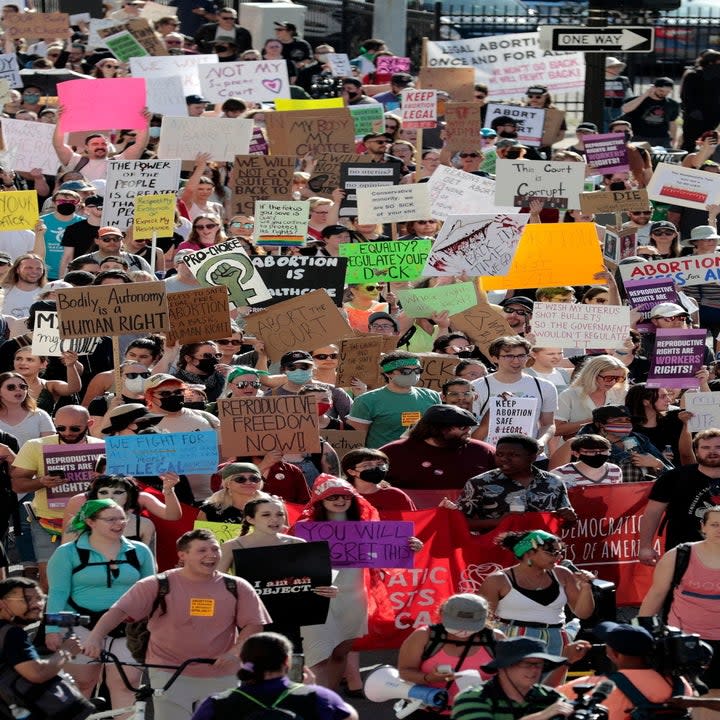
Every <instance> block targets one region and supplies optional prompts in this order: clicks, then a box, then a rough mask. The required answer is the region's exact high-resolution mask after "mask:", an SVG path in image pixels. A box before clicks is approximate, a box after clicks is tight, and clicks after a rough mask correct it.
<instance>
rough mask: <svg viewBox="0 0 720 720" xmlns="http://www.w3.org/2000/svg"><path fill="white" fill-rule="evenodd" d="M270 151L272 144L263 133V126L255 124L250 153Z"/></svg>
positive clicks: (264, 153)
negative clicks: (269, 143) (270, 144)
mask: <svg viewBox="0 0 720 720" xmlns="http://www.w3.org/2000/svg"><path fill="white" fill-rule="evenodd" d="M269 151H270V146H269V145H268V142H267V140H266V139H265V134H264V133H263V131H262V128H259V127H258V126H257V125H253V131H252V135H251V136H250V147H249V148H248V153H249V154H250V155H267V154H268V152H269Z"/></svg>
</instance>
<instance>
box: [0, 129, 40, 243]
mask: <svg viewBox="0 0 720 720" xmlns="http://www.w3.org/2000/svg"><path fill="white" fill-rule="evenodd" d="M20 122H26V121H20ZM28 124H30V123H28ZM38 218H39V214H38V199H37V192H36V191H35V190H11V191H10V192H4V193H0V232H4V231H5V230H31V229H32V228H34V227H35V224H36V223H37V221H38Z"/></svg>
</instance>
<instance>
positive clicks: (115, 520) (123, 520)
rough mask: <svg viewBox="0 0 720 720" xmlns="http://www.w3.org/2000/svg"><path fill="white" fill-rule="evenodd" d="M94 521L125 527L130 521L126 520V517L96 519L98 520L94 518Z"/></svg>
mask: <svg viewBox="0 0 720 720" xmlns="http://www.w3.org/2000/svg"><path fill="white" fill-rule="evenodd" d="M92 519H93V520H102V521H103V522H106V523H110V524H112V523H122V524H123V525H125V524H126V523H127V521H128V519H127V518H124V517H110V518H104V517H96V518H92Z"/></svg>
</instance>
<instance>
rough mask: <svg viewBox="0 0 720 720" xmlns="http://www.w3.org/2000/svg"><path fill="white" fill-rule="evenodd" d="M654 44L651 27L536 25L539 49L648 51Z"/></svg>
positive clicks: (596, 51)
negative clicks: (537, 26)
mask: <svg viewBox="0 0 720 720" xmlns="http://www.w3.org/2000/svg"><path fill="white" fill-rule="evenodd" d="M654 44H655V32H654V28H652V27H647V26H636V27H604V28H588V27H579V28H577V27H557V26H554V25H545V26H543V27H541V28H540V47H541V48H542V49H543V50H565V51H567V52H577V51H578V50H580V51H582V52H595V53H601V52H638V53H639V52H651V51H652V49H653V46H654Z"/></svg>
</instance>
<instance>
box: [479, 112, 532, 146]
mask: <svg viewBox="0 0 720 720" xmlns="http://www.w3.org/2000/svg"><path fill="white" fill-rule="evenodd" d="M504 116H505V117H511V118H512V119H513V120H515V122H516V123H517V134H518V135H517V139H518V140H519V141H520V142H521V143H522V144H523V145H527V146H528V147H540V146H541V145H542V140H543V135H544V133H545V108H533V107H528V106H527V105H511V104H507V105H506V104H504V103H493V102H491V103H488V104H487V114H486V115H485V125H486V126H487V127H491V123H492V121H493V120H495V118H499V117H504Z"/></svg>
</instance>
